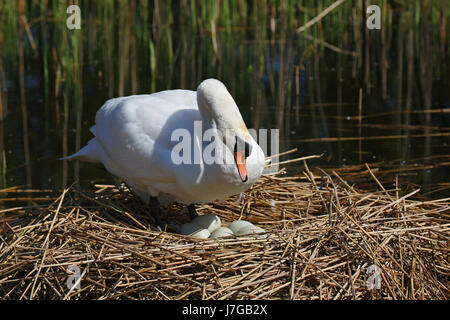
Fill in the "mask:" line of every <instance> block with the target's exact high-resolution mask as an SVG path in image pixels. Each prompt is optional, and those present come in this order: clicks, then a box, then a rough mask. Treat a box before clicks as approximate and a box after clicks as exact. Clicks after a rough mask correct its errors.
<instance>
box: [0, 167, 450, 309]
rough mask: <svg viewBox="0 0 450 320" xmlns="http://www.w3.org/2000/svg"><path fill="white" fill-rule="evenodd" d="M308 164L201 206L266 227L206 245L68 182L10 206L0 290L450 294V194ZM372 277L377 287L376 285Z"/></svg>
mask: <svg viewBox="0 0 450 320" xmlns="http://www.w3.org/2000/svg"><path fill="white" fill-rule="evenodd" d="M304 165H305V170H304V171H303V172H302V173H301V174H299V175H296V176H288V175H287V174H286V171H285V169H281V170H279V171H277V172H273V173H270V174H265V175H263V176H262V178H261V179H260V180H259V182H258V183H257V184H255V185H254V186H253V187H252V188H251V189H250V190H249V191H248V192H246V193H245V194H243V195H242V196H241V197H237V196H234V197H230V198H228V199H226V200H224V201H220V202H214V203H212V204H208V205H203V206H201V207H199V210H198V211H199V214H207V213H212V214H216V215H218V216H219V217H220V218H221V219H222V221H223V222H224V223H225V224H226V223H227V222H231V221H233V220H236V219H245V220H248V221H251V222H253V223H254V224H256V225H258V226H261V227H263V228H264V229H265V230H266V233H263V234H257V235H244V236H231V237H226V238H219V239H206V240H198V239H194V238H191V237H189V236H182V235H179V234H175V233H171V232H170V230H166V232H161V231H158V230H155V229H154V228H153V227H152V224H153V222H152V218H151V216H150V215H149V213H148V208H147V207H146V206H145V205H144V204H143V203H142V202H141V201H140V200H138V199H137V198H136V197H134V196H133V195H132V194H131V193H130V192H129V190H128V189H127V188H126V187H125V186H124V185H119V186H115V185H96V188H97V189H96V190H95V191H88V190H83V189H78V188H76V187H69V188H68V189H66V190H64V191H63V192H62V193H61V194H60V195H59V197H58V198H57V199H55V201H53V203H52V204H51V205H49V206H45V207H42V206H39V207H18V208H16V209H12V212H11V209H9V210H10V211H9V212H8V216H5V217H4V218H3V219H2V220H1V224H0V226H1V233H0V234H1V238H0V297H1V299H205V300H209V299H220V300H221V299H448V297H449V295H448V292H449V282H448V280H449V275H450V266H449V260H448V251H449V239H450V232H449V226H450V223H449V222H450V221H449V212H450V211H449V209H450V206H449V205H450V198H448V199H439V200H431V201H417V200H412V199H410V198H411V197H413V196H414V195H415V194H417V192H418V190H415V191H413V192H410V193H408V194H405V195H402V193H401V192H400V191H399V190H398V189H395V190H387V189H385V188H384V187H383V186H382V185H381V188H380V191H379V192H364V191H362V190H359V189H358V188H357V187H355V186H351V185H349V184H348V183H346V182H345V181H344V179H343V178H341V177H340V176H339V175H338V174H337V173H336V171H332V172H330V174H328V173H326V172H325V171H319V172H314V173H313V172H311V171H310V170H309V169H308V166H307V163H306V161H304ZM369 169H370V168H369ZM367 174H368V175H369V174H370V177H371V178H375V179H376V176H375V174H374V173H373V172H372V171H370V170H369V171H367ZM163 212H164V217H163V221H166V222H171V223H178V224H181V223H184V222H186V221H188V215H187V213H185V211H184V209H183V207H182V206H180V205H177V204H173V205H170V206H168V207H167V208H165V209H164V210H163ZM373 266H376V267H373ZM77 268H78V271H79V273H78V275H79V276H80V277H78V278H74V275H73V274H71V271H70V270H72V272H73V271H74V270H76V269H77ZM374 268H375V269H376V271H373V270H374ZM74 279H80V280H79V282H78V283H77V282H76V281H75V280H74ZM373 279H379V280H380V283H379V289H370V288H369V286H368V282H369V283H372V280H373ZM68 284H69V285H68ZM78 284H79V287H78V286H77V285H78ZM372 284H375V285H376V284H377V283H376V282H373V283H372ZM69 288H71V289H69Z"/></svg>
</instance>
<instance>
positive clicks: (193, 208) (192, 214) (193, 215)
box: [187, 203, 198, 221]
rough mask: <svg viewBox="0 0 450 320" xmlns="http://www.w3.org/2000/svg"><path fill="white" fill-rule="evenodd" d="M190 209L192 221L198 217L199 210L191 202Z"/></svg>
mask: <svg viewBox="0 0 450 320" xmlns="http://www.w3.org/2000/svg"><path fill="white" fill-rule="evenodd" d="M187 208H188V211H189V217H190V218H191V221H192V220H193V219H195V218H197V217H198V213H197V210H196V209H195V205H194V204H193V203H191V204H190V205H188V207H187Z"/></svg>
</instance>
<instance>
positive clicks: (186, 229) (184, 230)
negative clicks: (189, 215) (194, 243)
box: [180, 222, 204, 235]
mask: <svg viewBox="0 0 450 320" xmlns="http://www.w3.org/2000/svg"><path fill="white" fill-rule="evenodd" d="M203 229H204V228H202V227H200V226H199V225H197V224H194V223H192V222H188V223H185V224H183V225H182V226H181V228H180V233H181V234H184V235H190V234H193V233H194V232H197V231H200V230H203Z"/></svg>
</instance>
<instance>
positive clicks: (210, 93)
mask: <svg viewBox="0 0 450 320" xmlns="http://www.w3.org/2000/svg"><path fill="white" fill-rule="evenodd" d="M197 103H198V107H199V110H200V113H201V115H202V118H203V120H204V121H205V120H206V121H208V122H209V124H210V126H211V127H214V128H216V129H217V131H218V133H219V134H220V136H221V138H222V141H223V143H224V144H225V145H226V146H227V148H228V149H229V150H230V152H231V153H232V154H233V157H234V162H235V165H236V167H237V170H238V173H239V176H240V178H241V180H242V182H246V181H247V179H248V174H247V168H246V162H247V158H248V157H249V156H250V154H251V153H252V149H253V148H252V144H253V143H252V142H253V138H252V136H251V135H250V133H249V132H248V129H247V126H246V125H245V122H244V120H243V119H242V115H241V113H240V112H239V108H238V106H237V105H236V102H235V101H234V99H233V97H232V96H231V94H230V93H229V92H228V90H227V88H226V87H225V85H224V84H223V83H222V82H220V81H219V80H216V79H207V80H204V81H203V82H202V83H200V85H199V86H198V88H197Z"/></svg>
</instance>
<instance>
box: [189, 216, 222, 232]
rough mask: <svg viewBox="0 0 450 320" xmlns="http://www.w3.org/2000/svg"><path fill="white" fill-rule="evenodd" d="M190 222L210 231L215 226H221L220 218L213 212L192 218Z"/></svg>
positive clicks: (214, 228) (215, 227)
mask: <svg viewBox="0 0 450 320" xmlns="http://www.w3.org/2000/svg"><path fill="white" fill-rule="evenodd" d="M191 223H193V224H196V225H198V226H200V227H202V228H204V229H208V231H209V232H210V233H211V232H213V231H214V230H216V229H217V228H220V226H221V222H220V218H219V217H218V216H216V215H214V214H205V215H203V216H198V217H196V218H194V219H193V220H192V221H191Z"/></svg>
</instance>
